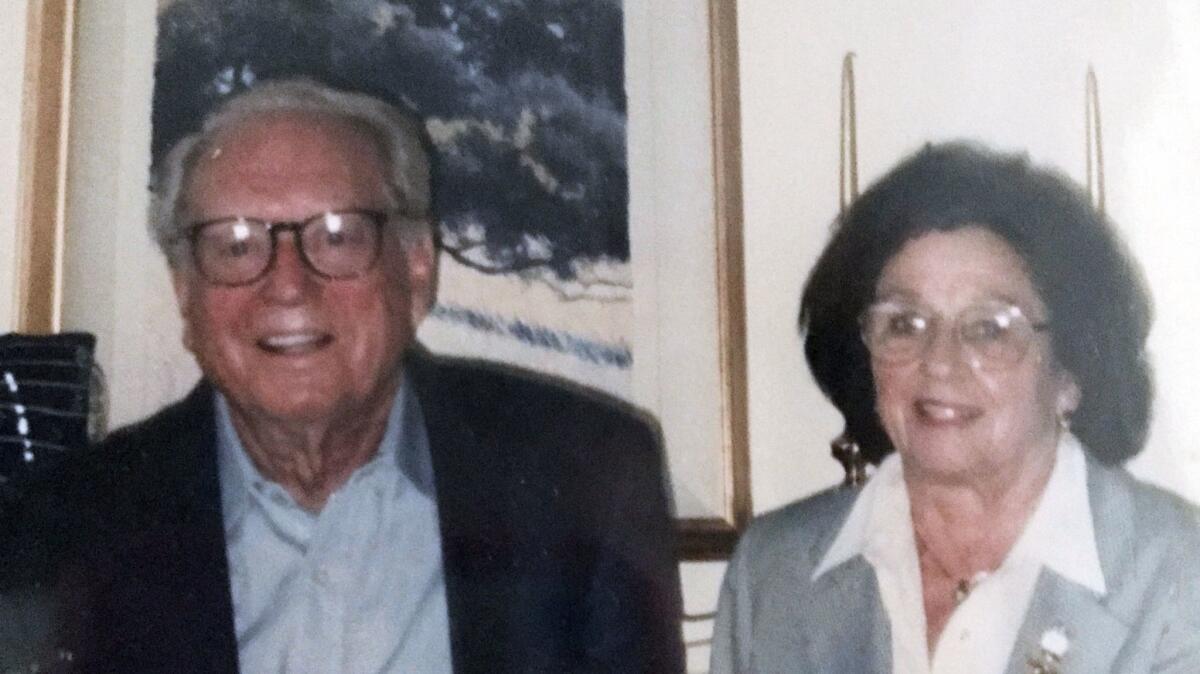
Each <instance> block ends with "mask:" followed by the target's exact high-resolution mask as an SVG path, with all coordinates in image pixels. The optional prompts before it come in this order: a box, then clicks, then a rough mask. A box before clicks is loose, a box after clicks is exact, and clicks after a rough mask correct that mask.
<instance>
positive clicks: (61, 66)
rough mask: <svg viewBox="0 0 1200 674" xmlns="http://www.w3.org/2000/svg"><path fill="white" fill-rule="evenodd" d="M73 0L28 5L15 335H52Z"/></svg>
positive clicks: (36, 0) (60, 235) (59, 283)
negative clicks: (24, 333) (17, 333)
mask: <svg viewBox="0 0 1200 674" xmlns="http://www.w3.org/2000/svg"><path fill="white" fill-rule="evenodd" d="M74 24H75V0H31V1H30V3H29V9H28V16H27V24H26V53H25V73H24V84H23V88H22V92H21V93H22V108H21V145H20V163H19V166H20V169H19V173H18V191H19V196H18V207H17V209H18V210H17V221H16V255H15V260H16V270H17V273H16V281H17V283H16V302H15V305H14V306H15V308H16V321H15V324H16V329H17V331H18V332H26V333H49V332H54V331H56V330H57V329H58V328H59V310H60V297H61V287H62V248H63V222H64V212H65V208H66V204H65V201H66V199H65V194H66V192H65V188H66V153H67V124H68V121H69V115H68V110H69V100H70V99H69V96H70V81H71V55H72V48H73V44H74Z"/></svg>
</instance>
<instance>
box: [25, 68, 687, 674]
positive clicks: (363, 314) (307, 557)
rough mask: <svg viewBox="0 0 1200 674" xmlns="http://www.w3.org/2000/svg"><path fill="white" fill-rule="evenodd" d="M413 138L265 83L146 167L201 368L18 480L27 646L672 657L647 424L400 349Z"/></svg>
mask: <svg viewBox="0 0 1200 674" xmlns="http://www.w3.org/2000/svg"><path fill="white" fill-rule="evenodd" d="M419 128H420V127H419V126H418V124H417V123H416V122H414V121H413V120H412V119H411V118H409V117H408V116H406V115H404V114H403V113H401V112H399V111H398V110H397V109H396V108H394V107H391V106H389V105H387V104H385V103H383V102H381V101H379V100H377V99H373V98H370V97H367V96H363V95H358V94H351V93H346V92H341V91H335V90H331V89H328V88H326V87H323V86H320V85H317V84H314V83H311V82H308V81H304V80H292V81H283V82H274V83H266V84H263V85H261V86H259V87H256V88H255V89H253V90H252V91H250V92H248V93H245V94H242V95H241V96H239V97H236V98H234V99H232V100H230V101H227V102H226V103H224V104H223V105H222V106H221V107H220V108H218V109H217V110H216V111H214V112H213V113H212V114H211V115H210V116H209V117H208V119H207V120H206V121H205V123H204V126H203V128H202V129H201V131H200V132H199V133H197V134H196V135H194V136H191V137H188V138H186V139H184V140H183V141H181V142H180V143H179V144H178V145H177V146H176V147H175V148H174V149H173V150H172V152H171V153H170V155H169V157H168V158H167V160H166V163H165V168H164V170H163V171H162V173H161V175H160V180H159V181H158V183H157V184H156V187H155V191H156V199H157V204H158V206H157V216H156V221H155V223H154V235H155V238H156V240H157V241H158V243H159V244H160V246H161V247H162V249H163V251H164V252H165V253H166V256H167V259H168V262H169V264H170V268H171V274H172V278H173V282H174V287H175V294H176V297H177V298H178V302H179V307H180V311H181V313H182V316H183V323H184V335H183V341H184V344H185V345H186V346H187V348H188V349H189V350H190V351H191V352H192V353H193V354H194V355H195V357H196V360H197V362H198V363H199V364H200V367H201V369H202V371H203V373H204V381H203V382H201V384H200V385H199V386H198V387H197V388H196V389H195V390H194V391H193V392H192V393H191V394H190V395H189V396H188V397H187V398H186V399H184V400H183V401H181V402H179V403H177V404H175V405H172V406H170V407H168V408H166V409H164V410H162V411H161V412H159V413H158V414H156V415H154V416H153V417H151V418H150V419H148V420H146V421H144V422H142V423H140V424H138V425H135V426H133V427H130V428H127V429H124V430H122V431H118V432H117V433H115V434H113V436H112V437H111V438H110V439H109V440H108V441H107V442H106V443H105V445H104V446H103V447H101V448H100V449H98V450H96V451H93V452H92V453H91V454H90V455H88V456H86V457H79V458H77V459H72V460H71V461H69V462H67V463H65V464H63V465H62V466H61V467H60V468H59V470H57V471H55V472H54V473H53V474H51V475H44V476H41V482H39V483H35V484H33V485H31V488H30V493H29V496H28V497H27V499H26V500H25V502H24V503H23V507H22V509H21V511H20V513H19V516H18V518H17V519H16V520H14V524H13V527H12V528H13V529H15V532H14V533H12V534H11V535H12V536H15V537H16V539H17V540H16V542H15V543H14V542H13V541H11V540H10V544H11V545H13V547H14V550H13V551H12V552H10V554H9V556H10V558H11V559H13V560H14V561H13V562H12V568H14V569H21V570H22V571H20V572H19V573H17V572H14V573H11V574H10V576H18V577H17V578H15V579H13V578H10V579H9V587H10V588H11V587H13V586H16V587H17V588H18V589H20V588H28V587H31V586H32V587H38V586H39V583H45V585H44V586H45V587H53V588H55V589H54V591H53V592H52V593H50V594H51V595H52V597H53V599H54V602H55V604H56V605H57V607H58V609H57V616H58V617H57V622H56V625H57V628H56V631H55V633H54V634H53V636H52V639H51V641H52V646H53V648H52V649H51V650H50V651H49V652H50V653H52V657H55V658H57V659H58V660H59V661H65V662H68V663H73V664H75V665H78V666H80V668H81V669H84V670H88V671H92V670H95V671H121V672H143V671H172V672H175V671H189V672H190V671H236V670H237V669H238V668H239V667H240V669H241V670H242V671H247V672H260V671H288V672H422V673H432V672H485V671H486V672H526V671H530V672H533V671H536V672H577V671H629V672H671V671H680V670H682V667H683V665H682V647H681V644H680V635H679V627H678V617H679V611H680V599H679V585H678V572H677V569H676V566H675V561H674V559H673V555H672V539H673V536H672V535H671V528H670V521H669V518H668V514H667V506H666V502H665V497H664V490H663V484H664V479H663V474H662V465H661V460H660V457H659V454H658V451H657V444H656V442H655V436H654V434H653V432H652V431H651V430H650V429H649V427H648V426H647V425H646V424H644V423H641V422H639V421H637V420H636V419H635V418H634V417H633V416H631V415H630V414H628V413H627V412H623V411H620V410H618V409H617V408H616V407H614V406H612V405H611V404H607V403H604V402H602V401H597V400H593V399H589V398H585V397H583V396H581V395H579V394H578V393H572V392H568V391H567V390H565V389H562V388H558V387H554V386H552V385H549V384H547V383H539V382H538V381H536V380H535V379H533V378H530V377H527V376H521V375H518V374H515V373H504V372H502V371H501V370H500V369H498V368H486V367H483V366H481V365H479V364H466V363H461V362H452V361H446V360H441V359H437V358H434V357H432V356H430V355H429V354H427V353H424V352H423V351H422V350H421V349H420V348H419V347H417V346H416V345H415V344H414V333H415V331H416V328H417V326H418V324H419V323H420V322H421V320H422V318H423V317H424V316H425V314H426V312H427V310H428V309H429V307H430V305H431V303H432V301H433V298H434V294H435V286H436V278H437V259H436V258H437V253H436V247H435V244H434V238H433V235H432V232H431V225H430V216H429V201H430V198H429V185H428V182H429V169H428V160H427V157H426V154H425V151H424V150H423V149H422V148H423V145H422V142H421V141H422V136H421V132H420V131H419ZM15 594H17V595H19V594H20V593H19V592H16V593H15Z"/></svg>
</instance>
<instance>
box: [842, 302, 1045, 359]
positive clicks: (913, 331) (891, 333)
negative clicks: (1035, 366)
mask: <svg viewBox="0 0 1200 674" xmlns="http://www.w3.org/2000/svg"><path fill="white" fill-rule="evenodd" d="M945 322H946V321H945V317H944V316H942V315H941V314H939V313H937V312H934V311H930V310H928V309H925V308H922V307H919V306H914V305H911V304H906V303H903V302H894V301H884V302H876V303H875V304H872V305H871V306H869V307H867V310H866V311H864V312H863V314H862V316H861V318H860V319H859V323H860V325H861V327H862V338H863V342H864V343H865V344H866V345H867V350H868V351H870V352H871V356H872V357H873V358H875V359H877V360H879V361H881V362H883V363H886V364H892V365H903V364H906V363H911V362H913V361H915V360H916V359H918V358H922V357H924V355H925V354H926V353H927V352H928V350H929V348H930V346H932V345H933V342H934V339H935V338H936V336H937V334H938V331H939V330H940V329H941V327H942V325H943V324H944V323H945ZM1048 327H1049V324H1048V323H1045V322H1041V323H1034V322H1033V321H1031V320H1030V319H1029V318H1028V317H1027V316H1025V314H1024V312H1022V311H1021V309H1020V307H1017V306H1014V305H1012V304H1008V303H1005V302H986V303H983V304H978V305H975V306H971V307H967V308H966V309H963V310H962V311H961V312H959V314H958V315H957V316H955V317H954V320H953V328H952V330H953V332H952V334H953V335H954V336H955V337H957V338H958V343H959V345H960V346H961V347H962V349H963V352H964V354H965V355H966V357H967V362H969V363H971V364H972V365H976V366H978V367H982V368H984V369H989V370H996V369H1003V368H1005V367H1009V366H1011V365H1014V364H1016V363H1017V362H1019V361H1020V360H1021V358H1023V357H1024V356H1025V352H1026V351H1028V350H1029V344H1030V343H1031V342H1032V341H1033V335H1034V333H1035V332H1041V331H1043V330H1045V329H1047V328H1048Z"/></svg>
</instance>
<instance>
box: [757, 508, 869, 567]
mask: <svg viewBox="0 0 1200 674" xmlns="http://www.w3.org/2000/svg"><path fill="white" fill-rule="evenodd" d="M859 493H860V490H858V489H849V488H843V487H833V488H830V489H826V490H824V491H821V492H818V493H816V494H813V495H811V496H808V497H805V498H802V499H800V500H798V501H794V502H792V503H790V504H788V505H785V506H783V507H781V508H778V509H776V510H771V511H768V512H765V513H763V514H761V515H759V516H757V517H755V518H754V520H753V521H752V522H751V523H750V526H749V527H747V529H746V532H745V533H744V534H743V535H742V538H741V540H740V541H739V542H738V545H737V550H736V552H735V553H734V556H735V559H736V560H738V561H739V562H740V563H741V564H742V565H743V566H749V567H752V568H754V569H757V572H758V573H763V572H766V571H767V569H768V568H770V567H773V566H775V565H777V564H778V563H781V562H786V563H787V564H796V563H800V564H803V565H805V566H809V567H811V568H816V565H817V564H818V563H820V560H821V557H822V556H823V555H824V553H825V551H826V549H827V548H828V547H829V545H830V544H831V543H832V541H833V537H834V536H835V535H836V534H837V532H838V531H839V530H840V529H841V526H842V524H843V523H844V522H845V521H846V517H847V515H848V514H849V513H850V508H851V506H853V505H854V501H855V499H856V498H857V497H858V494H859ZM752 573H754V572H752ZM758 573H754V575H758Z"/></svg>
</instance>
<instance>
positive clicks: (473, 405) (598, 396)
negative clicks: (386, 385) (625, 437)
mask: <svg viewBox="0 0 1200 674" xmlns="http://www.w3.org/2000/svg"><path fill="white" fill-rule="evenodd" d="M408 365H409V367H410V371H411V372H412V373H413V374H414V375H415V376H416V378H417V379H418V383H417V392H418V399H420V400H421V404H422V405H425V404H427V403H434V404H442V405H449V406H452V407H453V408H454V409H456V410H457V411H458V412H459V413H460V414H462V415H463V416H464V417H466V418H467V419H466V420H467V421H468V422H471V423H473V424H476V425H480V426H482V427H485V428H492V429H495V430H497V431H503V430H510V431H514V432H519V431H521V430H522V429H523V430H525V431H532V430H534V429H542V431H548V430H550V429H561V430H569V429H575V430H576V431H577V432H587V431H589V430H590V431H600V430H606V431H609V432H611V431H614V430H620V431H623V432H627V433H637V434H643V435H646V436H651V437H655V438H656V437H657V435H658V425H657V422H655V420H654V418H653V417H652V416H651V415H650V414H649V413H647V412H646V411H644V410H641V409H639V408H637V407H635V406H634V405H632V404H630V403H628V402H626V401H623V400H621V399H619V398H616V397H614V396H611V395H608V394H605V393H602V392H599V391H596V390H593V389H589V388H587V387H585V386H582V385H580V384H577V383H575V382H571V381H569V380H566V379H562V378H559V377H554V376H550V375H546V374H543V373H538V372H533V371H530V370H525V369H522V368H519V367H514V366H510V365H505V364H501V363H495V362H490V361H485V360H479V359H468V358H452V357H446V356H438V355H431V354H428V353H421V354H419V355H417V356H415V357H414V358H412V359H411V360H410V362H409V364H408ZM428 397H433V398H436V400H434V401H430V400H427V399H426V398H428Z"/></svg>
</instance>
